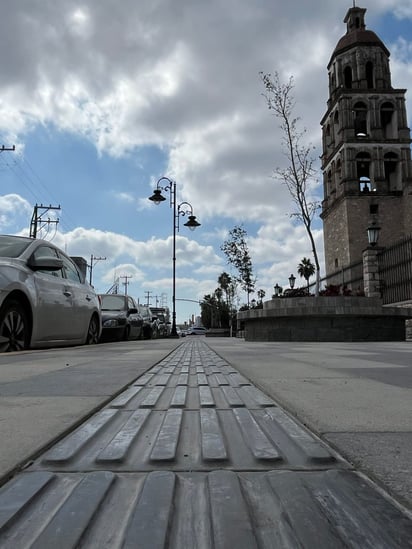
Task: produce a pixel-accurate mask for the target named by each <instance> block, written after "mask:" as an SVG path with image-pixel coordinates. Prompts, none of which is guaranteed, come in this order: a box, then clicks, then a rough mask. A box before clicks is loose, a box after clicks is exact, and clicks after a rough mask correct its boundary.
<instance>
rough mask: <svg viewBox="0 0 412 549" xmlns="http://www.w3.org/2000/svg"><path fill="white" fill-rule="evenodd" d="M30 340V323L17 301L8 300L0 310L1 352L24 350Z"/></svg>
mask: <svg viewBox="0 0 412 549" xmlns="http://www.w3.org/2000/svg"><path fill="white" fill-rule="evenodd" d="M29 342H30V323H29V319H28V316H27V313H26V311H25V310H24V308H23V307H22V306H21V305H20V303H19V302H17V301H9V302H8V303H7V302H6V303H5V304H4V305H3V307H2V309H1V311H0V352H1V353H5V352H11V351H23V350H24V349H28V347H29Z"/></svg>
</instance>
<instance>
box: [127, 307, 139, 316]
mask: <svg viewBox="0 0 412 549" xmlns="http://www.w3.org/2000/svg"><path fill="white" fill-rule="evenodd" d="M127 314H128V315H135V314H137V309H135V308H134V307H131V308H130V309H127Z"/></svg>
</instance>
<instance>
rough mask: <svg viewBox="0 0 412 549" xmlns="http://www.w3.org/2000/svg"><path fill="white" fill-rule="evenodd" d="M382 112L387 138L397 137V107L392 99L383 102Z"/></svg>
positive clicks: (384, 132) (382, 123)
mask: <svg viewBox="0 0 412 549" xmlns="http://www.w3.org/2000/svg"><path fill="white" fill-rule="evenodd" d="M380 113H381V125H382V130H383V136H384V137H385V138H386V139H391V138H394V137H396V135H395V120H394V118H395V117H394V113H395V107H394V106H393V104H392V103H391V102H390V101H385V103H382V106H381V111H380Z"/></svg>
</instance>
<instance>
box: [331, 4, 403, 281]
mask: <svg viewBox="0 0 412 549" xmlns="http://www.w3.org/2000/svg"><path fill="white" fill-rule="evenodd" d="M365 14H366V9H365V8H360V7H356V6H354V7H352V8H350V9H349V10H348V12H347V14H346V17H345V19H344V22H345V23H346V34H345V35H344V36H342V38H341V39H340V40H339V41H338V43H337V45H336V48H335V50H334V51H333V53H332V56H331V59H330V61H329V64H328V74H329V98H328V102H327V112H326V114H325V115H324V117H323V119H322V121H321V125H322V149H323V153H322V172H323V187H324V199H323V202H322V214H321V217H322V220H323V228H324V243H325V264H326V275H327V276H329V275H331V274H333V273H334V272H337V271H339V270H341V269H342V268H344V267H348V266H350V265H352V264H354V263H356V262H360V261H361V259H362V251H363V250H364V249H365V248H366V247H367V228H368V225H369V224H370V223H371V221H378V222H379V225H380V227H381V232H380V244H381V245H383V246H388V245H390V244H392V243H394V242H396V241H398V240H400V239H401V238H402V237H403V236H405V235H407V234H409V233H410V232H411V228H412V166H411V150H410V143H411V139H410V130H409V128H408V126H407V117H406V107H405V93H406V90H405V89H394V88H393V87H392V82H391V74H390V66H389V57H390V53H389V51H388V49H387V48H386V46H385V45H384V44H383V42H382V41H381V40H380V38H379V37H378V36H377V35H376V34H375V33H374V32H373V31H370V30H367V28H366V24H365Z"/></svg>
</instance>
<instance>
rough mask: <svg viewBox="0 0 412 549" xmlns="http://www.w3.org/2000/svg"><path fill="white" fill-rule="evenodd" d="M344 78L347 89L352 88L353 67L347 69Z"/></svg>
mask: <svg viewBox="0 0 412 549" xmlns="http://www.w3.org/2000/svg"><path fill="white" fill-rule="evenodd" d="M343 77H344V79H345V88H352V69H351V67H346V68H345V70H344V72H343Z"/></svg>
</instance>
